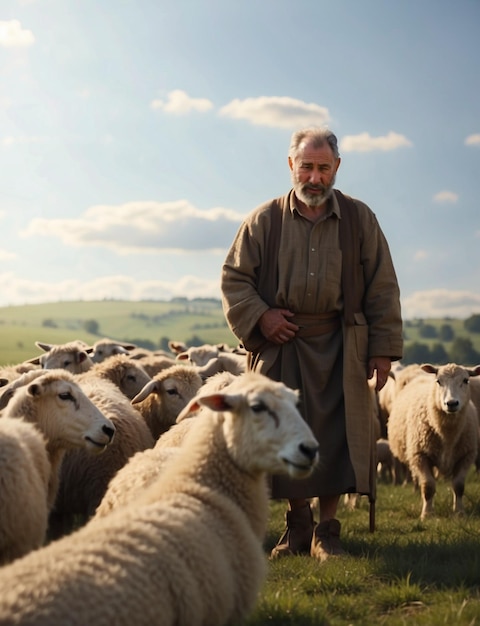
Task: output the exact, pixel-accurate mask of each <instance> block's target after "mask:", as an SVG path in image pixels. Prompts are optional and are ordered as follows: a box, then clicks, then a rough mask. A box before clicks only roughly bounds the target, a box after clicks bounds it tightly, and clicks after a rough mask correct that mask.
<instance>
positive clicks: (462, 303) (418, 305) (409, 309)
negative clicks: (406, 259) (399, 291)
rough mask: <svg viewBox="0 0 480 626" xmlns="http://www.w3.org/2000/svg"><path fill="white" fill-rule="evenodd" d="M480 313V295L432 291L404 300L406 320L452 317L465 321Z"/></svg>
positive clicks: (413, 295)
mask: <svg viewBox="0 0 480 626" xmlns="http://www.w3.org/2000/svg"><path fill="white" fill-rule="evenodd" d="M478 313H480V293H475V292H473V291H453V290H451V289H431V290H430V291H416V292H414V293H412V294H410V295H409V296H406V297H403V298H402V314H403V317H404V319H414V318H421V319H424V318H429V317H430V318H440V317H452V318H459V319H465V318H467V317H470V316H471V315H474V314H478Z"/></svg>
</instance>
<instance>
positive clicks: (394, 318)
mask: <svg viewBox="0 0 480 626" xmlns="http://www.w3.org/2000/svg"><path fill="white" fill-rule="evenodd" d="M357 206H358V207H359V210H360V215H361V220H362V223H363V228H362V244H361V263H362V267H363V277H364V286H365V290H364V297H363V307H362V308H363V312H364V314H365V317H366V320H367V323H368V326H369V337H368V356H369V357H371V356H388V357H390V358H391V359H392V361H395V360H398V359H401V358H402V355H403V327H402V315H401V307H400V289H399V286H398V281H397V276H396V273H395V268H394V265H393V261H392V257H391V254H390V249H389V246H388V243H387V240H386V238H385V235H384V233H383V232H382V229H381V228H380V225H379V223H378V221H377V218H376V216H375V214H374V213H373V212H372V211H371V210H370V209H369V208H368V207H367V206H366V205H364V204H363V203H361V202H357Z"/></svg>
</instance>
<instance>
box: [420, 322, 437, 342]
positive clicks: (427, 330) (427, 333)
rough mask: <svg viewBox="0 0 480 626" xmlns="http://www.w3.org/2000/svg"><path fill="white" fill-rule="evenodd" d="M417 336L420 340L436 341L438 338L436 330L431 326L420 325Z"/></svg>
mask: <svg viewBox="0 0 480 626" xmlns="http://www.w3.org/2000/svg"><path fill="white" fill-rule="evenodd" d="M418 334H419V336H420V337H422V339H436V338H437V336H438V333H437V329H436V328H435V326H433V324H422V325H421V326H420V327H419V329H418Z"/></svg>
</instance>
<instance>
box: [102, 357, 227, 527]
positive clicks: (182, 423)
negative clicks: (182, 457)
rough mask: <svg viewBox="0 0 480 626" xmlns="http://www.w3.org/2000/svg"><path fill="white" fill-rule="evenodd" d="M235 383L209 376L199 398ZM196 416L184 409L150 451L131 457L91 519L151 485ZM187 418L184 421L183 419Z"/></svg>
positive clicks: (225, 373) (122, 503) (221, 376)
mask: <svg viewBox="0 0 480 626" xmlns="http://www.w3.org/2000/svg"><path fill="white" fill-rule="evenodd" d="M182 367H183V366H182ZM235 379H236V377H235V376H234V375H233V374H231V373H230V372H220V373H218V374H215V375H214V376H211V377H210V378H209V379H208V380H207V381H206V382H205V384H204V385H203V386H202V387H201V389H200V392H201V394H202V395H208V394H210V393H213V392H216V391H221V390H223V389H225V387H227V386H228V385H229V384H230V383H232V382H233V381H234V380H235ZM197 415H198V411H197V413H194V412H192V411H191V410H190V408H189V407H187V408H185V409H184V410H183V411H182V412H180V413H179V415H178V421H177V422H176V423H175V424H173V425H172V426H171V427H170V428H169V429H168V430H167V431H166V432H164V433H163V434H162V435H160V437H159V438H158V440H157V442H156V443H155V446H154V447H153V448H152V449H149V450H143V451H142V452H137V453H136V454H134V455H133V456H132V457H131V458H130V459H129V460H128V462H127V463H126V464H125V465H124V466H123V467H122V468H121V469H119V470H118V472H117V473H116V474H115V476H114V477H113V478H112V480H111V481H110V483H109V485H108V488H107V490H106V492H105V495H104V496H103V499H102V501H101V502H100V505H99V507H98V508H97V510H96V512H95V516H96V517H103V516H105V515H108V514H110V513H111V511H113V509H116V508H118V507H119V506H123V505H125V504H126V503H128V502H130V501H131V500H132V499H133V498H134V497H135V495H136V494H137V492H138V491H139V490H140V489H143V488H144V487H147V486H148V485H150V484H151V483H152V482H154V481H155V480H156V479H157V478H158V476H159V475H160V473H161V472H162V471H163V467H164V465H165V462H166V461H167V460H169V459H170V458H171V456H172V455H173V454H175V450H177V449H178V447H179V446H180V445H182V444H183V441H184V439H185V437H186V436H187V434H188V432H189V431H190V429H191V427H192V426H193V424H194V421H195V419H196V418H197ZM187 417H188V419H185V418H187Z"/></svg>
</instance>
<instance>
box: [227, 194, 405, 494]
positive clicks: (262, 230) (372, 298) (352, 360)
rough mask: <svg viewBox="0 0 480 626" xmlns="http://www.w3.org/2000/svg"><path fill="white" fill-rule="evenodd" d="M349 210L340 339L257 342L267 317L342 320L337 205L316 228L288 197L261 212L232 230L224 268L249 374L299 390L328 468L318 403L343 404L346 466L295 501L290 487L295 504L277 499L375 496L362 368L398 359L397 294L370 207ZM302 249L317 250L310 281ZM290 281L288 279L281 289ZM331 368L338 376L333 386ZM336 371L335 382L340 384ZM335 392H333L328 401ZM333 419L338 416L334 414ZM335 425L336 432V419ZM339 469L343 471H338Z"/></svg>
mask: <svg viewBox="0 0 480 626" xmlns="http://www.w3.org/2000/svg"><path fill="white" fill-rule="evenodd" d="M274 203H276V205H277V206H278V204H279V203H280V205H281V206H282V207H283V210H282V225H281V237H280V242H279V243H278V245H277V248H276V251H278V257H279V260H277V259H276V258H272V257H273V256H275V255H273V254H272V249H274V248H272V245H271V243H270V242H269V235H270V234H271V233H272V232H274V233H275V232H276V228H275V225H274V223H273V220H272V205H273V204H274ZM354 204H355V207H356V209H357V211H358V218H359V219H358V229H359V232H358V237H357V238H356V241H358V246H359V254H358V255H353V258H358V260H359V267H352V268H351V273H352V275H355V276H357V277H360V278H359V282H360V283H361V293H362V294H363V298H362V305H361V310H358V311H355V314H354V316H353V317H354V319H353V321H352V323H351V324H349V323H345V320H343V323H342V330H341V331H337V332H335V331H333V332H332V333H331V335H321V336H320V337H311V338H308V339H307V338H301V339H300V338H298V339H297V338H295V339H294V340H293V341H291V342H289V343H288V344H284V345H283V346H277V345H274V344H272V343H269V342H266V341H265V340H264V338H262V337H261V335H260V333H259V329H258V325H257V322H258V319H259V318H260V316H261V315H262V314H263V313H264V312H265V311H266V310H267V309H269V308H271V307H281V308H289V309H290V310H293V311H294V312H295V313H298V314H304V313H307V314H316V313H325V312H327V311H337V312H338V313H339V314H340V315H342V314H343V302H344V296H343V293H342V289H341V285H342V253H341V251H340V243H339V220H340V219H342V213H341V210H340V207H339V204H338V201H337V198H336V196H335V195H334V196H333V197H332V199H331V201H330V211H329V213H328V216H327V219H325V220H324V221H323V222H322V224H319V225H318V226H317V225H316V224H315V225H312V224H311V223H308V224H306V222H307V221H306V220H304V219H303V218H302V217H301V216H300V215H299V213H298V212H297V210H296V208H295V195H294V194H293V192H292V191H290V192H289V194H287V195H286V196H283V197H282V198H279V199H277V200H275V201H271V202H267V203H265V204H263V205H261V206H260V207H258V208H257V209H255V210H254V211H253V212H252V213H250V215H249V216H247V218H246V219H245V220H244V222H243V224H242V225H241V226H240V229H239V231H238V233H237V235H236V237H235V239H234V241H233V244H232V246H231V248H230V251H229V252H228V255H227V257H226V260H225V263H224V266H223V270H222V297H223V306H224V311H225V315H226V318H227V320H228V323H229V325H230V328H231V329H232V331H233V332H234V334H235V335H236V336H237V337H238V339H239V341H240V342H241V343H243V345H244V346H245V347H246V348H247V350H249V351H251V352H252V364H253V365H252V367H253V368H254V369H257V370H259V371H261V372H262V373H264V374H268V373H269V371H270V372H275V371H276V372H277V374H276V376H278V377H279V378H281V379H282V380H284V382H286V384H291V381H292V380H296V381H297V382H298V383H299V384H298V385H297V386H298V387H299V388H300V387H301V392H302V396H303V402H302V407H301V409H302V413H303V415H304V418H305V419H306V421H307V422H308V423H309V425H310V426H311V427H312V428H313V430H314V433H315V434H316V436H317V438H319V441H320V445H321V446H322V436H323V439H324V440H325V455H326V458H327V459H328V458H329V457H328V454H329V448H331V445H330V442H329V439H328V436H325V433H324V432H323V433H322V432H321V430H322V426H321V424H320V425H319V424H318V423H316V422H317V421H318V420H320V422H321V420H322V418H320V417H319V416H318V415H317V413H318V412H319V410H318V405H319V403H320V402H321V403H323V402H324V401H325V400H326V401H327V404H328V401H329V400H328V399H329V395H331V392H333V395H335V394H337V395H338V394H340V396H342V395H344V403H345V405H344V409H343V405H342V406H341V407H340V412H341V413H342V417H343V413H344V417H345V420H344V423H345V426H344V427H343V426H340V425H339V428H340V430H341V429H342V428H344V430H343V431H342V432H343V433H345V431H346V441H347V448H346V449H347V456H348V457H349V460H350V464H348V463H347V464H345V463H344V459H342V458H341V455H339V459H338V463H337V466H335V459H334V458H330V461H329V462H328V465H327V463H326V464H325V466H324V471H323V474H322V471H321V472H320V474H318V473H317V474H316V475H315V476H314V477H313V478H312V479H310V483H305V484H304V487H305V489H304V491H303V492H302V490H301V488H299V485H298V483H297V485H296V486H295V490H296V491H295V494H294V495H289V492H288V490H287V491H285V493H284V494H283V495H277V496H276V497H312V496H314V495H325V494H327V493H342V492H343V490H348V489H350V488H352V489H353V490H355V491H357V492H359V493H365V494H370V496H374V494H375V477H374V472H373V465H374V464H373V459H374V437H373V423H372V415H373V412H372V407H371V396H370V393H369V389H368V384H367V362H368V359H369V357H372V356H386V357H390V358H391V359H392V360H396V359H399V358H401V356H402V349H403V340H402V321H401V312H400V299H399V288H398V283H397V278H396V274H395V270H394V267H393V263H392V259H391V255H390V251H389V247H388V244H387V242H386V239H385V237H384V235H383V232H382V230H381V228H380V226H379V224H378V222H377V219H376V217H375V215H374V213H373V212H372V211H371V210H370V209H369V207H368V206H366V205H365V204H364V203H362V202H360V201H358V200H354ZM342 206H343V205H342ZM309 229H312V230H309ZM312 242H313V244H312ZM310 246H312V247H311V249H312V250H316V252H315V255H316V257H315V263H316V265H315V266H314V269H315V270H316V271H315V272H311V270H312V261H311V259H310V258H309V257H308V254H307V255H305V250H310ZM343 258H350V259H351V258H352V255H347V254H343ZM302 263H303V266H302ZM290 270H291V271H290ZM277 272H278V276H277ZM290 275H291V276H293V277H295V278H292V281H291V282H290V283H289V276H290ZM265 276H267V277H268V276H270V277H271V279H270V280H271V281H272V282H273V284H274V285H276V292H275V295H274V296H273V297H272V293H271V289H270V288H265V286H264V285H265ZM299 276H305V281H304V284H300V282H303V281H299V280H298V277H299ZM312 276H313V279H312V278H311V277H312ZM357 282H358V281H357ZM312 287H313V289H314V290H315V293H314V297H313V298H310V299H309V298H307V297H306V296H307V295H308V296H310V294H311V293H313V292H312ZM342 345H343V353H342ZM335 346H337V347H335ZM328 351H329V352H331V354H330V355H329V356H328V357H327V356H326V357H325V358H326V359H328V364H327V368H329V369H330V371H329V372H326V371H325V367H323V363H322V361H323V360H324V359H323V354H324V353H325V354H326V352H328ZM335 354H337V357H338V356H339V357H340V358H336V357H335ZM282 363H283V366H282ZM288 363H292V370H293V369H296V370H297V371H296V372H295V373H294V374H292V377H290V375H289V373H288V372H287V371H286V370H287V369H288ZM306 364H307V365H306ZM282 367H283V370H282ZM335 368H336V369H337V374H336V375H335V376H334V377H332V372H334V370H335ZM342 371H343V381H341V380H339V379H341V377H342V374H341V372H342ZM338 372H340V373H338ZM327 374H330V377H328V375H327ZM321 379H323V380H324V383H325V384H324V387H325V389H324V395H323V396H321V395H319V393H320V392H319V383H318V381H319V380H321ZM342 382H343V385H342ZM342 386H343V390H342ZM334 387H336V388H337V389H336V390H335V391H334ZM342 391H343V392H344V393H343V394H342ZM319 398H320V401H319ZM337 404H338V403H337ZM338 410H339V409H338V406H337V407H336V409H335V411H336V412H337V414H338ZM335 419H336V422H335V423H336V424H338V419H337V416H336V417H335ZM342 421H343V420H342ZM343 436H345V435H343ZM321 457H322V450H321ZM347 461H348V459H347ZM332 463H333V466H332ZM345 465H348V467H347V468H346V469H344V467H345ZM352 466H353V472H354V479H353V480H354V482H355V484H354V485H352V484H351V483H352V478H351V471H350V474H349V468H350V470H351V468H352ZM342 474H343V475H342ZM302 482H303V481H302ZM332 485H333V486H332ZM274 495H275V494H274Z"/></svg>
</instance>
